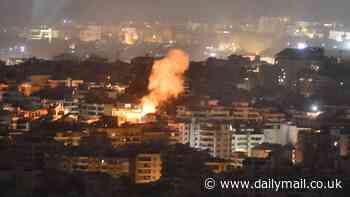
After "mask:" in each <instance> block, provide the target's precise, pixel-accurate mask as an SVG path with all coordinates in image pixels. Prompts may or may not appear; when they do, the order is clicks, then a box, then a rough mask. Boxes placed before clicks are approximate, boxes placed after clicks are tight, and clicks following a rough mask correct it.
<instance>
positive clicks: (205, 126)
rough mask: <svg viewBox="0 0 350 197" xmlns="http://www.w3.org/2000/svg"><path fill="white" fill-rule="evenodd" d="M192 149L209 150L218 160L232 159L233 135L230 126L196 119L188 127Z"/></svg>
mask: <svg viewBox="0 0 350 197" xmlns="http://www.w3.org/2000/svg"><path fill="white" fill-rule="evenodd" d="M187 133H189V141H188V143H189V145H190V147H193V148H196V149H200V150H207V151H208V152H209V154H210V155H212V156H213V157H217V158H222V159H229V158H230V157H231V133H232V130H230V127H229V124H225V123H223V122H221V123H220V122H215V121H208V122H207V121H198V122H196V120H195V119H194V120H193V121H192V122H191V123H190V124H189V125H187Z"/></svg>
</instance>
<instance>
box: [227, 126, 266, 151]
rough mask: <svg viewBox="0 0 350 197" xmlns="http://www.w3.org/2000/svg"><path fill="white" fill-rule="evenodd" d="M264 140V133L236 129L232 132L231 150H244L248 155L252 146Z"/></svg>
mask: <svg viewBox="0 0 350 197" xmlns="http://www.w3.org/2000/svg"><path fill="white" fill-rule="evenodd" d="M263 142H264V134H263V133H262V132H259V131H248V132H242V131H236V132H234V133H233V134H232V151H233V152H244V153H246V154H247V155H248V156H249V157H250V156H251V153H252V148H254V147H255V146H257V145H259V144H261V143H263Z"/></svg>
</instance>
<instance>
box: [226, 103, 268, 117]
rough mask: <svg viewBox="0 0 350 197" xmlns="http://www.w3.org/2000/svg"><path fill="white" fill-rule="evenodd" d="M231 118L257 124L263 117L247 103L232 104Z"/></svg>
mask: <svg viewBox="0 0 350 197" xmlns="http://www.w3.org/2000/svg"><path fill="white" fill-rule="evenodd" d="M232 116H233V119H234V120H240V121H252V122H259V121H262V120H263V117H262V116H261V114H260V113H259V111H257V110H256V109H254V108H253V107H252V106H250V105H249V103H248V102H238V103H233V110H232Z"/></svg>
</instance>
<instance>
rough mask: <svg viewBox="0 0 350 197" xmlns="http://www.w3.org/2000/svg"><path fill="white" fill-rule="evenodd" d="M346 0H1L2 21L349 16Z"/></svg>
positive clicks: (16, 22) (338, 18) (212, 19)
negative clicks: (65, 18)
mask: <svg viewBox="0 0 350 197" xmlns="http://www.w3.org/2000/svg"><path fill="white" fill-rule="evenodd" d="M349 7H350V1H349V0H0V12H1V18H0V23H1V24H18V23H29V22H33V21H34V22H45V23H49V22H54V21H55V20H58V19H62V18H64V17H67V18H73V19H78V20H82V21H84V20H85V21H91V20H96V21H117V20H123V19H125V18H132V19H164V18H165V19H169V20H171V19H190V18H193V19H204V20H211V21H224V20H230V19H232V18H235V17H236V18H237V17H242V16H244V17H246V16H261V15H267V16H285V15H287V16H297V17H300V18H312V19H329V20H340V21H343V22H346V20H350V12H348V11H347V9H348V8H349Z"/></svg>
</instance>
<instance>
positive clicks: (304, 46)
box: [297, 42, 308, 50]
mask: <svg viewBox="0 0 350 197" xmlns="http://www.w3.org/2000/svg"><path fill="white" fill-rule="evenodd" d="M307 47H308V46H307V44H306V43H305V42H300V43H298V44H297V48H298V49H301V50H302V49H305V48H307Z"/></svg>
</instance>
